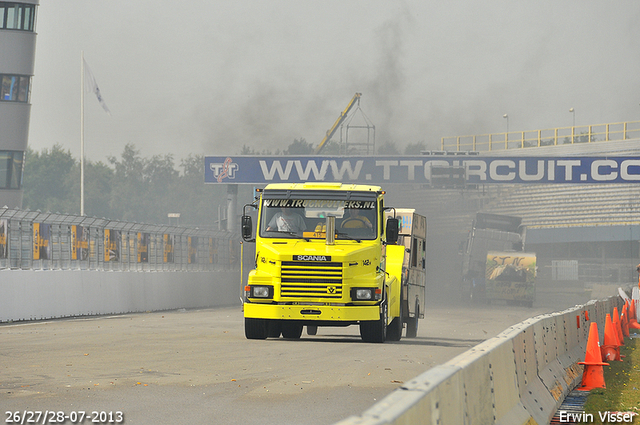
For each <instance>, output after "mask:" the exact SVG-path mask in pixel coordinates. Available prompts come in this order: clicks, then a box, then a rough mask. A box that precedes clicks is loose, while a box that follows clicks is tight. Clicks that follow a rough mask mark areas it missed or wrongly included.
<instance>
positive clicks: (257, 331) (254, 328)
mask: <svg viewBox="0 0 640 425" xmlns="http://www.w3.org/2000/svg"><path fill="white" fill-rule="evenodd" d="M267 334H268V333H267V321H266V320H265V319H251V318H248V317H245V319H244V336H245V337H246V338H247V339H267Z"/></svg>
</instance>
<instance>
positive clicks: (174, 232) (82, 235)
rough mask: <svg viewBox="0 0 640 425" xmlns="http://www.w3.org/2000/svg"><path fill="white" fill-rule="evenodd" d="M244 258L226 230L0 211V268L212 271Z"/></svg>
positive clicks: (232, 266)
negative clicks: (241, 257)
mask: <svg viewBox="0 0 640 425" xmlns="http://www.w3.org/2000/svg"><path fill="white" fill-rule="evenodd" d="M239 257H240V245H239V235H237V234H234V233H229V232H225V231H218V230H209V229H200V228H191V227H180V226H170V225H154V224H144V223H133V222H125V221H118V220H109V219H106V218H97V217H84V216H77V215H67V214H58V213H48V212H47V213H43V212H40V211H29V210H18V209H9V208H0V269H13V270H18V269H22V270H112V271H207V270H220V269H222V270H225V269H239V267H240V258H239Z"/></svg>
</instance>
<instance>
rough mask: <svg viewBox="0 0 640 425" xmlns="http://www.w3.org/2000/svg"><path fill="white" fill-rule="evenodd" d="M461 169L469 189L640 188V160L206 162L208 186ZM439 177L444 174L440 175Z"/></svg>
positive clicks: (422, 177)
mask: <svg viewBox="0 0 640 425" xmlns="http://www.w3.org/2000/svg"><path fill="white" fill-rule="evenodd" d="M447 167H463V169H464V172H465V179H466V183H468V184H496V183H497V184H499V183H538V184H554V183H558V184H564V183H586V184H594V183H640V157H586V156H579V157H483V156H465V157H461V156H450V157H449V156H446V155H444V156H395V157H394V156H392V157H389V156H385V157H381V156H366V157H356V156H336V157H330V156H322V157H319V156H313V157H312V156H306V157H294V156H291V157H281V156H280V157H275V156H274V157H265V156H260V157H257V156H232V157H212V156H208V157H205V176H204V181H205V183H225V184H230V183H231V184H233V183H247V184H267V183H296V182H342V183H361V184H389V183H398V184H403V183H405V184H406V183H431V181H432V177H431V176H432V172H433V175H436V174H437V173H435V172H434V171H433V170H436V169H438V170H441V169H443V168H445V169H446V168H447ZM440 175H441V174H440Z"/></svg>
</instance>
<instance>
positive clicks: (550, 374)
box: [337, 297, 622, 425]
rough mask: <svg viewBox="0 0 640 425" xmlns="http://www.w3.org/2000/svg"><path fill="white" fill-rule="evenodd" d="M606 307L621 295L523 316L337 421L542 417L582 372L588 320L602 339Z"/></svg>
mask: <svg viewBox="0 0 640 425" xmlns="http://www.w3.org/2000/svg"><path fill="white" fill-rule="evenodd" d="M613 307H618V308H621V307H622V302H621V298H619V297H611V298H608V299H606V300H600V301H590V302H588V303H587V304H585V305H582V306H576V307H574V308H571V309H568V310H565V311H563V312H559V313H554V314H547V315H542V316H538V317H534V318H531V319H528V320H525V321H524V322H521V323H519V324H517V325H515V326H512V327H510V328H509V329H507V330H505V331H504V332H502V333H501V334H500V335H498V336H496V337H494V338H491V339H489V340H487V341H485V342H483V343H481V344H479V345H477V346H475V347H473V348H472V349H471V350H469V351H467V352H465V353H463V354H461V355H459V356H457V357H455V358H454V359H452V360H450V361H448V362H447V363H445V364H443V365H440V366H436V367H434V368H432V369H429V370H428V371H426V372H425V373H423V374H422V375H420V376H418V377H416V378H414V379H412V380H411V381H409V382H407V383H405V384H403V385H402V386H401V387H400V388H399V389H396V390H394V391H393V392H392V393H391V394H389V395H388V396H387V397H385V398H384V399H382V400H381V401H380V402H378V403H377V404H376V405H374V406H373V407H371V408H370V409H369V410H367V411H365V412H364V413H363V414H362V415H361V416H359V417H355V416H354V417H350V418H347V419H345V420H343V421H340V422H338V423H337V425H383V424H384V425H401V424H434V425H435V424H440V425H448V424H452V425H457V424H469V425H473V424H478V425H480V424H504V425H507V424H509V425H512V424H522V425H525V424H533V423H536V424H548V423H549V422H550V420H551V419H552V418H553V415H554V414H555V412H556V410H557V409H558V407H559V406H560V405H561V404H562V401H563V400H564V398H565V397H566V396H567V394H569V392H571V390H573V388H575V387H576V386H577V385H579V383H580V380H581V378H582V366H580V365H578V362H579V361H581V360H582V359H584V356H585V350H586V344H587V338H588V333H589V326H588V323H589V321H595V322H597V323H598V329H599V332H600V340H602V334H603V332H604V322H605V318H606V314H607V313H610V312H611V311H612V310H613Z"/></svg>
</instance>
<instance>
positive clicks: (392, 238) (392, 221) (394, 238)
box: [386, 217, 400, 245]
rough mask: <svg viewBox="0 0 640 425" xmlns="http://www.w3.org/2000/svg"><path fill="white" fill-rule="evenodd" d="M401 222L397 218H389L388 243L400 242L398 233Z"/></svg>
mask: <svg viewBox="0 0 640 425" xmlns="http://www.w3.org/2000/svg"><path fill="white" fill-rule="evenodd" d="M399 228H400V222H399V221H398V219H397V218H393V217H389V218H388V219H387V228H386V233H387V243H389V244H393V245H395V244H396V243H397V242H398V234H399V233H400V230H399Z"/></svg>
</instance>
